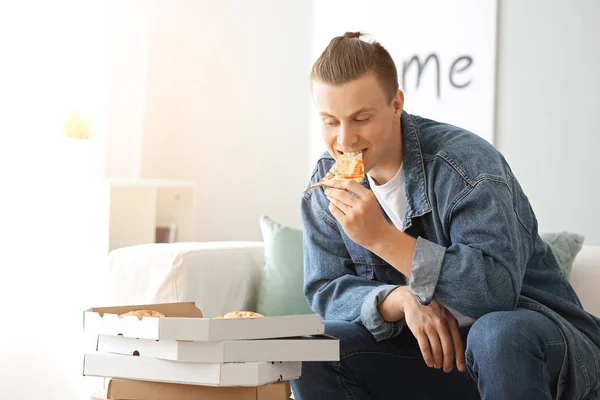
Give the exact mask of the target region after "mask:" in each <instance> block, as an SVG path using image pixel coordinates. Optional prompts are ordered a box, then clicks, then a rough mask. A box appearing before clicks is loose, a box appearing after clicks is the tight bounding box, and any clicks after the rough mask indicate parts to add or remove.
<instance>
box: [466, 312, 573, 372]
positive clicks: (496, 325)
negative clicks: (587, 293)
mask: <svg viewBox="0 0 600 400" xmlns="http://www.w3.org/2000/svg"><path fill="white" fill-rule="evenodd" d="M549 337H554V338H556V339H557V340H559V339H561V338H562V335H561V334H560V332H559V330H558V327H556V325H555V324H554V323H553V322H552V321H550V320H549V319H548V318H547V317H546V316H544V315H542V314H540V313H538V312H535V311H531V310H518V311H498V312H492V313H489V314H486V315H484V316H483V317H481V318H479V319H478V320H477V321H475V323H474V324H473V326H472V327H471V329H470V331H469V334H468V336H467V355H468V356H469V358H471V359H472V358H473V357H475V358H478V359H483V358H485V359H491V360H494V361H498V360H501V359H503V358H506V356H507V355H508V354H515V353H519V352H521V353H523V352H528V353H539V352H541V348H542V347H543V345H544V343H546V342H547V341H548V338H549Z"/></svg>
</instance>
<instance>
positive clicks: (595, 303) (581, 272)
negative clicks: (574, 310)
mask: <svg viewBox="0 0 600 400" xmlns="http://www.w3.org/2000/svg"><path fill="white" fill-rule="evenodd" d="M570 282H571V285H573V288H574V289H575V292H576V293H577V295H578V296H579V299H580V300H581V302H582V303H583V307H584V308H585V310H586V311H587V312H589V313H591V314H594V315H595V316H598V317H600V295H599V293H600V292H599V291H598V284H599V283H600V246H583V248H582V249H581V251H580V252H579V254H578V255H577V257H576V258H575V261H574V262H573V269H572V271H571V278H570Z"/></svg>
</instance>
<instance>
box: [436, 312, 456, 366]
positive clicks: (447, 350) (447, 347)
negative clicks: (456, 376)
mask: <svg viewBox="0 0 600 400" xmlns="http://www.w3.org/2000/svg"><path fill="white" fill-rule="evenodd" d="M451 323H452V322H451ZM449 330H450V329H449V328H448V326H447V325H444V326H443V327H440V329H439V331H438V333H439V335H440V342H441V343H442V351H443V352H444V372H451V371H452V370H453V369H454V341H453V340H452V335H451V334H450V332H449Z"/></svg>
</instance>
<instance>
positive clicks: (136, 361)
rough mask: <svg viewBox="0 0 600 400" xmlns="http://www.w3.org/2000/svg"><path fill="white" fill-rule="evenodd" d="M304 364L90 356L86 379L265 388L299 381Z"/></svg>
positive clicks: (86, 366) (117, 355) (87, 361)
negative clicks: (119, 379) (117, 379)
mask: <svg viewBox="0 0 600 400" xmlns="http://www.w3.org/2000/svg"><path fill="white" fill-rule="evenodd" d="M301 374H302V363H301V362H254V363H225V364H217V363H196V362H194V363H192V362H186V363H184V362H179V361H171V360H161V359H157V358H149V357H135V356H128V355H122V354H109V353H88V354H85V356H84V361H83V375H84V376H96V377H105V378H121V379H132V380H140V381H151V382H165V383H180V384H185V385H202V386H222V387H231V386H249V387H255V386H261V385H266V384H269V383H277V382H281V381H289V380H292V379H297V378H299V377H300V375H301Z"/></svg>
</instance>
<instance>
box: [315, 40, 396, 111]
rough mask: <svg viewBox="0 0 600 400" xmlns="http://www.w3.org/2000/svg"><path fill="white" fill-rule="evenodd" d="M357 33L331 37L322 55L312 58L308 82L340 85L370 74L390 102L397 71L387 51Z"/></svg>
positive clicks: (394, 93) (394, 88)
mask: <svg viewBox="0 0 600 400" xmlns="http://www.w3.org/2000/svg"><path fill="white" fill-rule="evenodd" d="M361 36H365V34H363V33H361V32H346V33H345V34H344V36H337V37H335V38H333V39H331V42H329V45H328V46H327V48H326V49H325V50H324V51H323V54H321V56H320V57H319V58H318V59H317V61H315V63H314V64H313V67H312V71H311V73H310V79H311V81H317V82H322V83H325V84H328V85H333V86H340V85H343V84H345V83H348V82H351V81H353V80H355V79H358V78H360V77H361V76H363V75H365V74H370V73H372V74H374V75H375V77H376V78H377V80H378V81H379V85H380V86H381V89H382V90H383V92H384V93H385V95H386V100H387V101H388V102H391V101H392V99H393V98H394V96H395V95H396V92H397V91H398V72H397V71H396V64H394V60H392V57H391V56H390V53H388V51H387V50H386V49H385V48H384V47H383V46H382V45H381V44H379V42H376V41H373V40H371V41H365V40H362V39H361Z"/></svg>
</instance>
